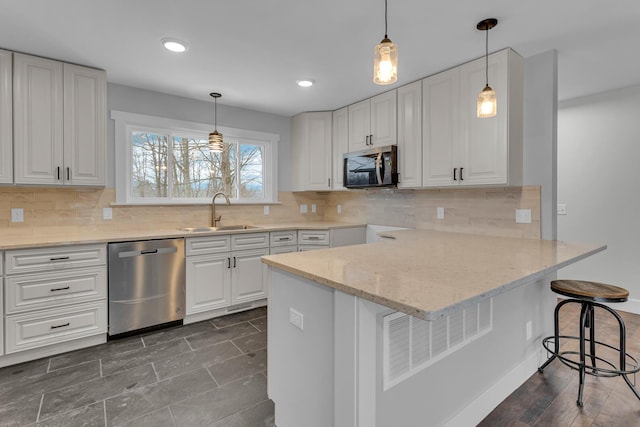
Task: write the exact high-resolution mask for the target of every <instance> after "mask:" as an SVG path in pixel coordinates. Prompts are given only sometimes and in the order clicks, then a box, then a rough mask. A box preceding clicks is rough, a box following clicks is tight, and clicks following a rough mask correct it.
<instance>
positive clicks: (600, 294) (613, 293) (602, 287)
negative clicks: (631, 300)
mask: <svg viewBox="0 0 640 427" xmlns="http://www.w3.org/2000/svg"><path fill="white" fill-rule="evenodd" d="M551 290H552V291H553V292H555V293H557V294H560V295H564V296H567V297H570V298H577V299H582V300H589V301H597V302H625V301H626V300H627V298H628V297H629V291H627V290H626V289H624V288H620V287H618V286H613V285H607V284H606V283H598V282H587V281H584V280H554V281H552V282H551Z"/></svg>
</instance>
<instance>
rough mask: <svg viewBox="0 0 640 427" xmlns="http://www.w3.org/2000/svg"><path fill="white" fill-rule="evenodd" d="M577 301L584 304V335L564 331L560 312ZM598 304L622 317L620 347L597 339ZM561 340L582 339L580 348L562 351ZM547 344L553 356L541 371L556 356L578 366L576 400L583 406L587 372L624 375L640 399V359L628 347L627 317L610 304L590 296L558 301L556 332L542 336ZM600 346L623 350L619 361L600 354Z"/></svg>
mask: <svg viewBox="0 0 640 427" xmlns="http://www.w3.org/2000/svg"><path fill="white" fill-rule="evenodd" d="M570 303H575V304H580V305H581V309H580V336H578V337H576V336H571V335H560V327H559V322H558V317H559V316H558V315H559V312H560V309H561V308H562V307H564V306H565V305H566V304H570ZM594 307H600V308H602V309H604V310H606V311H607V312H609V313H610V314H611V315H612V316H613V317H615V319H616V320H617V321H618V325H619V326H620V347H619V348H618V347H614V346H612V345H610V344H607V343H604V342H601V341H597V340H596V339H595V314H594ZM587 328H588V329H589V338H585V330H586V329H587ZM560 340H578V342H579V343H580V351H579V352H576V351H570V350H566V351H560ZM587 343H588V344H589V352H587V351H586V350H585V346H586V344H587ZM542 345H543V347H544V348H545V349H546V350H547V351H548V352H549V353H551V357H549V358H548V359H547V360H546V361H545V362H544V363H543V364H542V365H541V366H540V367H539V368H538V372H540V373H542V372H543V370H544V368H546V367H547V366H548V365H549V363H551V362H552V361H553V360H554V359H556V358H557V359H558V360H560V361H561V362H562V363H563V364H564V365H566V366H568V367H569V368H571V369H573V370H576V371H578V372H579V375H580V385H579V388H578V400H577V401H576V403H577V404H578V406H583V403H582V395H583V389H584V378H585V375H587V374H588V375H592V376H596V377H617V376H622V377H623V378H624V380H625V382H626V383H627V385H628V386H629V388H630V389H631V391H633V393H634V394H635V395H636V397H637V398H638V399H640V392H638V390H637V389H636V387H635V385H634V383H635V373H636V372H638V371H640V366H639V364H638V360H637V359H636V358H635V357H633V356H631V355H630V354H628V353H627V351H626V328H625V325H624V321H623V320H622V318H621V317H620V315H619V314H618V313H617V312H616V311H615V310H613V309H611V308H609V307H607V306H606V305H603V304H599V303H597V302H594V301H589V300H581V299H566V300H564V301H561V302H559V303H558V305H556V308H555V312H554V335H552V336H549V337H546V338H544V339H543V340H542ZM596 346H603V347H607V348H609V349H612V350H615V351H617V352H618V354H619V365H618V366H616V365H615V364H614V363H612V362H611V361H609V360H606V359H604V358H602V357H599V356H597V355H596ZM570 355H574V356H578V357H579V360H574V359H571V358H570V357H569V356H570ZM587 358H588V359H590V362H591V363H587V362H586V360H587ZM597 361H599V362H600V363H603V364H604V365H605V366H606V367H603V366H602V365H601V366H597ZM627 362H629V363H630V364H631V365H632V366H633V368H631V369H627ZM631 374H633V375H634V383H632V382H631V380H630V379H629V375H631Z"/></svg>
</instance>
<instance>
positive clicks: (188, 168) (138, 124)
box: [111, 111, 279, 204]
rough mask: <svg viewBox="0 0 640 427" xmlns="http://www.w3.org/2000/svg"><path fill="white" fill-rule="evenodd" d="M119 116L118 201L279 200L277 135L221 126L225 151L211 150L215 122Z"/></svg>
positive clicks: (114, 113) (236, 201)
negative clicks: (219, 195)
mask: <svg viewBox="0 0 640 427" xmlns="http://www.w3.org/2000/svg"><path fill="white" fill-rule="evenodd" d="M111 118H113V119H114V120H115V121H116V171H117V177H116V201H117V202H118V203H135V204H154V203H155V204H168V203H181V204H188V203H209V202H210V200H211V198H212V197H213V195H214V194H215V193H217V192H219V191H221V192H223V193H225V194H226V195H227V196H229V198H230V199H232V200H233V201H234V202H235V203H267V202H275V201H276V200H275V199H274V196H275V195H276V194H277V189H276V186H275V172H276V169H277V168H276V156H277V141H278V139H279V136H278V135H274V134H268V133H261V132H253V131H246V130H242V129H233V128H219V130H220V131H221V132H222V133H223V135H224V150H223V151H222V152H220V153H219V152H211V151H209V141H208V133H209V132H210V131H211V130H212V129H211V125H206V124H201V123H190V122H182V121H177V120H170V119H163V118H159V117H151V116H143V115H140V114H131V113H123V112H119V111H112V112H111Z"/></svg>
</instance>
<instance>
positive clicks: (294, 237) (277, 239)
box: [269, 230, 298, 247]
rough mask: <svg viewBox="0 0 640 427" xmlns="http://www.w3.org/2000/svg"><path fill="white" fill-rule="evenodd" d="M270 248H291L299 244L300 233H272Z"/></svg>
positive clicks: (292, 231)
mask: <svg viewBox="0 0 640 427" xmlns="http://www.w3.org/2000/svg"><path fill="white" fill-rule="evenodd" d="M269 242H270V246H271V247H273V246H289V245H295V244H296V243H298V231H297V230H287V231H272V232H271V233H269Z"/></svg>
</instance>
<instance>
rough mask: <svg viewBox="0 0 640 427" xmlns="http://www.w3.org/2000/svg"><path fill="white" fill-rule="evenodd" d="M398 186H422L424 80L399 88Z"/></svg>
mask: <svg viewBox="0 0 640 427" xmlns="http://www.w3.org/2000/svg"><path fill="white" fill-rule="evenodd" d="M398 173H399V175H400V176H399V182H398V188H410V187H421V186H422V82H415V83H411V84H410V85H406V86H403V87H401V88H398Z"/></svg>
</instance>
